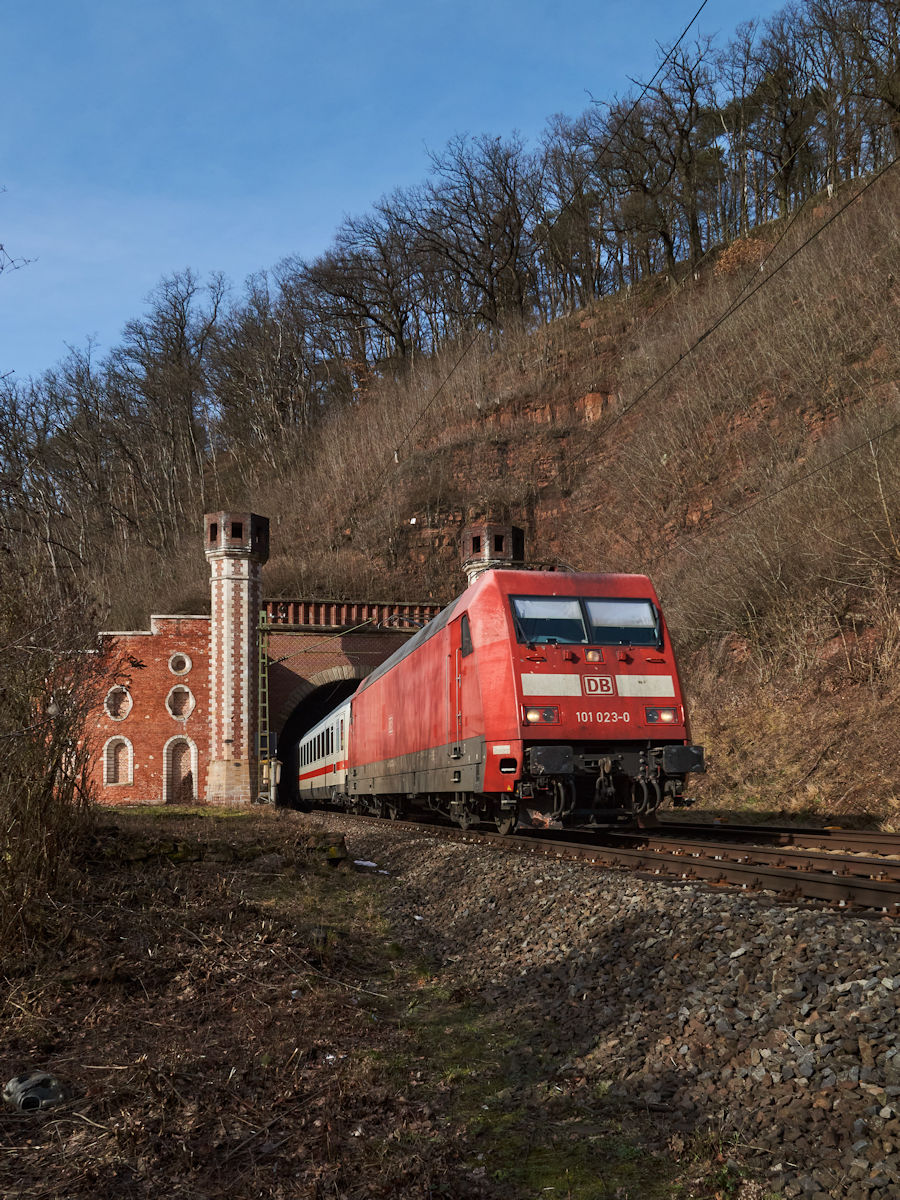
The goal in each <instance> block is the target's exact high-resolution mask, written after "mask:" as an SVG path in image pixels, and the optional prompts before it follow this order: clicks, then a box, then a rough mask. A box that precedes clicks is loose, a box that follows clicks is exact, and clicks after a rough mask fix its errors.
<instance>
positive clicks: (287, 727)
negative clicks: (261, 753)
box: [277, 679, 359, 808]
mask: <svg viewBox="0 0 900 1200" xmlns="http://www.w3.org/2000/svg"><path fill="white" fill-rule="evenodd" d="M358 687H359V680H358V679H338V680H335V682H334V683H326V684H325V685H324V686H323V687H320V688H316V690H315V691H314V692H310V694H309V695H308V696H307V697H305V699H303V700H301V701H300V703H299V704H298V705H297V707H296V708H295V709H294V711H293V712H292V713H291V715H290V716H289V717H288V719H287V721H285V723H284V729H283V730H282V731H281V734H280V735H279V738H278V750H277V754H278V758H279V759H280V760H281V781H280V783H279V784H278V800H277V803H278V804H281V805H285V806H286V807H289V808H293V807H295V806H296V804H297V746H298V745H299V743H300V739H301V738H302V737H303V735H304V733H306V731H307V729H311V728H312V727H313V725H315V723H316V722H317V721H321V719H322V717H324V716H327V715H328V713H330V712H331V710H332V709H333V708H337V706H338V705H339V704H340V703H341V702H342V701H344V700H346V699H347V697H348V696H352V695H353V693H354V692H355V691H356V689H357V688H358Z"/></svg>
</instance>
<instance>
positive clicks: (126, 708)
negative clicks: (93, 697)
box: [103, 687, 134, 721]
mask: <svg viewBox="0 0 900 1200" xmlns="http://www.w3.org/2000/svg"><path fill="white" fill-rule="evenodd" d="M133 703H134V701H133V700H132V699H131V692H129V690H128V688H126V687H114V688H110V689H109V691H108V692H107V694H106V701H105V703H104V705H103V707H104V708H105V709H106V713H107V716H110V717H112V719H113V720H114V721H124V720H125V718H126V717H127V716H128V714H129V713H130V712H131V708H132V705H133Z"/></svg>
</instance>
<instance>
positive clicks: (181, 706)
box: [166, 687, 194, 721]
mask: <svg viewBox="0 0 900 1200" xmlns="http://www.w3.org/2000/svg"><path fill="white" fill-rule="evenodd" d="M166 707H167V708H168V710H169V712H170V713H171V714H172V716H173V717H175V719H176V720H181V721H183V720H184V719H185V718H186V717H189V716H190V715H191V713H192V712H193V711H194V697H193V695H192V694H191V691H190V689H189V688H186V687H173V688H172V690H171V692H169V695H168V699H167V700H166Z"/></svg>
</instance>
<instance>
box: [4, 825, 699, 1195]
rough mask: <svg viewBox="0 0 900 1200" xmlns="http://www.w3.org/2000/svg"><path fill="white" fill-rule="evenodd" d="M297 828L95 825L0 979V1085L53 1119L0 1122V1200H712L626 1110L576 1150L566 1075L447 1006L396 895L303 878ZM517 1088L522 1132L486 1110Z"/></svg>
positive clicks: (522, 1039) (373, 881)
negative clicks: (402, 926) (58, 1086)
mask: <svg viewBox="0 0 900 1200" xmlns="http://www.w3.org/2000/svg"><path fill="white" fill-rule="evenodd" d="M310 822H311V819H310V818H304V817H301V816H299V815H298V814H292V813H271V812H260V813H256V814H247V813H246V812H243V813H238V812H234V813H229V812H227V811H225V812H223V811H221V810H207V811H205V812H198V811H196V810H194V811H190V810H186V811H182V812H180V811H178V810H173V809H166V810H161V811H159V812H152V813H149V812H140V811H137V812H119V813H116V814H114V815H108V816H107V817H106V823H105V824H104V825H103V826H102V827H101V828H100V829H99V830H98V832H97V835H96V837H95V838H94V839H93V840H92V841H91V842H90V843H88V844H87V846H86V847H85V859H84V862H83V866H84V869H85V873H84V876H83V878H82V880H81V882H80V885H79V886H78V887H77V888H75V889H73V890H70V891H69V893H68V894H67V895H65V896H63V895H59V896H58V898H57V899H56V900H55V901H54V902H53V903H47V904H45V905H43V906H42V909H41V912H42V917H43V938H42V943H41V944H40V945H37V944H35V945H34V946H33V947H32V949H31V951H30V952H29V953H28V954H27V955H24V956H22V955H20V956H19V958H18V960H17V961H13V960H12V959H11V958H9V957H7V958H6V960H5V963H4V972H5V973H4V976H3V978H2V990H0V1012H2V1019H3V1022H4V1028H5V1032H6V1037H5V1039H4V1047H3V1055H2V1063H0V1068H2V1071H3V1072H4V1074H3V1080H6V1079H7V1078H9V1077H11V1076H12V1075H13V1074H17V1073H19V1072H21V1071H24V1070H26V1069H30V1068H40V1069H49V1070H50V1071H52V1072H54V1073H55V1074H56V1075H57V1076H58V1077H59V1078H60V1079H61V1080H62V1081H63V1082H64V1083H65V1084H66V1085H67V1087H68V1088H69V1089H70V1098H69V1099H67V1100H66V1101H65V1102H64V1103H63V1104H62V1105H60V1106H57V1107H55V1108H51V1109H48V1110H47V1111H45V1112H38V1113H18V1112H15V1111H13V1110H11V1109H10V1108H8V1107H4V1108H3V1109H2V1110H0V1194H3V1195H5V1196H11V1197H12V1196H15V1197H17V1200H51V1198H53V1200H55V1198H56V1197H60V1196H65V1197H67V1200H78V1198H81V1197H84V1198H88V1197H89V1198H91V1200H105V1198H107V1197H109V1198H112V1197H116V1200H120V1198H122V1197H126V1198H128V1197H134V1198H138V1197H148V1198H149V1197H158V1196H167V1197H176V1198H183V1200H188V1198H190V1200H201V1198H209V1200H212V1198H214V1197H220V1196H221V1197H225V1196H228V1197H249V1196H260V1197H284V1198H288V1197H290V1198H291V1200H295V1198H300V1197H303V1198H310V1200H325V1198H326V1197H328V1198H331V1197H338V1198H341V1197H342V1198H346V1200H353V1198H358V1200H363V1198H366V1200H369V1198H374V1197H380V1196H384V1197H396V1196H402V1197H410V1198H415V1197H422V1198H425V1197H429V1198H437V1197H442V1196H443V1197H448V1198H449V1197H454V1198H455V1197H478V1196H485V1197H496V1198H497V1200H512V1198H513V1197H516V1198H519V1197H526V1196H538V1195H541V1194H544V1193H545V1192H546V1189H548V1188H551V1189H553V1190H554V1191H555V1192H556V1194H563V1195H567V1196H569V1197H570V1198H571V1200H611V1198H612V1197H614V1196H616V1197H623V1198H627V1197H632V1200H636V1197H638V1196H640V1197H641V1200H674V1198H675V1197H679V1198H682V1200H688V1198H689V1197H691V1196H696V1197H711V1195H712V1192H713V1189H712V1187H711V1186H710V1187H709V1188H707V1187H705V1186H704V1185H702V1184H689V1183H686V1182H685V1183H679V1179H682V1180H684V1179H686V1178H687V1177H688V1176H690V1177H691V1178H695V1177H696V1175H697V1173H698V1166H699V1164H698V1161H697V1160H696V1159H693V1158H690V1157H685V1159H684V1161H683V1163H682V1164H677V1163H676V1162H675V1161H673V1160H672V1159H671V1158H670V1157H669V1156H668V1155H667V1154H666V1153H665V1151H664V1149H662V1148H661V1146H660V1145H659V1144H658V1143H659V1138H660V1133H659V1129H657V1128H655V1127H654V1128H653V1129H652V1130H651V1128H650V1126H649V1125H648V1126H647V1127H646V1128H645V1127H644V1126H643V1125H642V1123H641V1117H640V1113H637V1114H635V1113H634V1112H632V1111H631V1108H630V1106H629V1107H627V1108H626V1109H625V1110H622V1111H619V1110H618V1109H617V1108H616V1106H615V1105H614V1104H613V1103H612V1102H611V1101H610V1102H609V1104H608V1105H607V1106H606V1108H604V1107H603V1106H602V1105H599V1106H598V1104H594V1105H593V1107H592V1110H591V1112H592V1116H591V1120H592V1121H593V1124H594V1128H593V1135H594V1136H592V1137H591V1138H589V1139H584V1140H582V1139H578V1138H576V1137H575V1135H574V1134H573V1133H572V1132H571V1131H572V1129H575V1128H580V1125H579V1121H580V1120H582V1119H583V1114H581V1110H580V1109H579V1100H578V1096H577V1095H575V1094H574V1093H573V1095H572V1096H570V1095H569V1093H568V1091H566V1090H565V1089H561V1088H559V1087H557V1086H554V1081H555V1080H556V1079H557V1078H558V1072H559V1070H560V1068H561V1067H562V1065H563V1060H562V1059H561V1058H557V1059H554V1058H553V1056H552V1055H544V1054H542V1055H539V1056H538V1055H535V1054H533V1045H532V1042H533V1031H530V1030H528V1029H522V1028H520V1027H519V1026H518V1025H517V1024H509V1025H508V1026H507V1023H506V1022H505V1021H504V1014H503V1013H500V1012H495V1011H494V1010H493V1009H492V1008H490V1007H487V1006H485V1005H484V1004H483V1003H480V1002H479V1001H478V1000H477V999H476V998H475V997H473V996H472V995H470V994H469V993H468V992H467V991H466V989H465V988H464V987H453V986H449V987H448V985H447V973H445V974H444V976H443V977H442V982H441V983H440V985H439V984H438V981H437V979H436V977H435V976H433V975H432V968H431V967H430V965H429V964H428V963H427V962H423V961H422V959H421V958H420V956H419V955H418V954H417V953H416V952H414V951H412V950H411V948H410V946H409V945H408V944H405V943H404V940H403V934H402V933H399V934H398V932H397V931H396V930H394V929H393V928H391V925H390V922H389V921H388V919H387V910H388V903H387V901H388V898H389V895H390V888H391V887H393V886H396V885H394V884H393V883H392V882H391V881H389V880H387V879H386V878H385V877H384V876H380V875H378V874H377V873H370V872H367V873H357V872H355V871H352V870H351V871H341V870H332V869H331V868H330V867H328V866H327V865H326V864H325V863H324V862H322V861H321V860H318V859H317V858H316V856H315V855H312V856H311V855H310V853H309V852H307V850H306V849H305V846H306V842H307V838H308V831H309V829H310V827H311V824H310ZM407 919H408V918H407ZM561 1052H562V1051H561ZM545 1060H546V1061H545ZM513 1063H519V1064H523V1063H524V1064H533V1066H529V1067H528V1069H529V1070H533V1069H537V1067H538V1065H539V1066H540V1071H541V1072H544V1073H542V1074H540V1075H539V1076H537V1077H535V1078H533V1079H530V1082H529V1086H528V1088H526V1089H525V1090H526V1091H527V1092H528V1093H529V1094H530V1093H531V1091H533V1090H534V1089H535V1088H536V1089H537V1090H538V1091H540V1093H541V1095H544V1094H546V1100H545V1101H544V1102H543V1104H542V1107H541V1109H540V1110H538V1111H535V1110H534V1109H533V1108H529V1109H527V1110H526V1109H521V1111H520V1110H519V1109H518V1108H516V1107H515V1105H512V1104H511V1102H509V1101H507V1100H504V1097H508V1096H509V1095H510V1094H512V1093H513V1092H514V1091H515V1088H514V1087H511V1085H512V1084H517V1085H519V1086H520V1087H521V1086H524V1084H523V1080H522V1079H520V1078H519V1077H518V1076H513V1075H511V1074H510V1072H511V1071H512V1070H513V1069H514V1068H513V1066H512V1065H510V1064H513ZM516 1069H517V1068H516ZM582 1099H583V1098H582ZM598 1121H599V1122H601V1126H602V1127H598V1126H597V1123H598ZM601 1135H602V1136H601ZM713 1169H714V1167H710V1170H713ZM685 1172H686V1173H687V1175H685ZM704 1173H705V1172H704ZM710 1177H711V1176H710ZM547 1194H549V1193H547Z"/></svg>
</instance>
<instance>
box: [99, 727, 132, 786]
mask: <svg viewBox="0 0 900 1200" xmlns="http://www.w3.org/2000/svg"><path fill="white" fill-rule="evenodd" d="M133 768H134V750H133V748H132V745H131V742H129V740H128V738H123V737H116V738H110V739H109V741H108V742H107V743H106V748H105V751H104V754H103V782H104V784H105V785H106V786H107V787H111V786H112V785H114V784H118V783H132V782H133Z"/></svg>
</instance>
